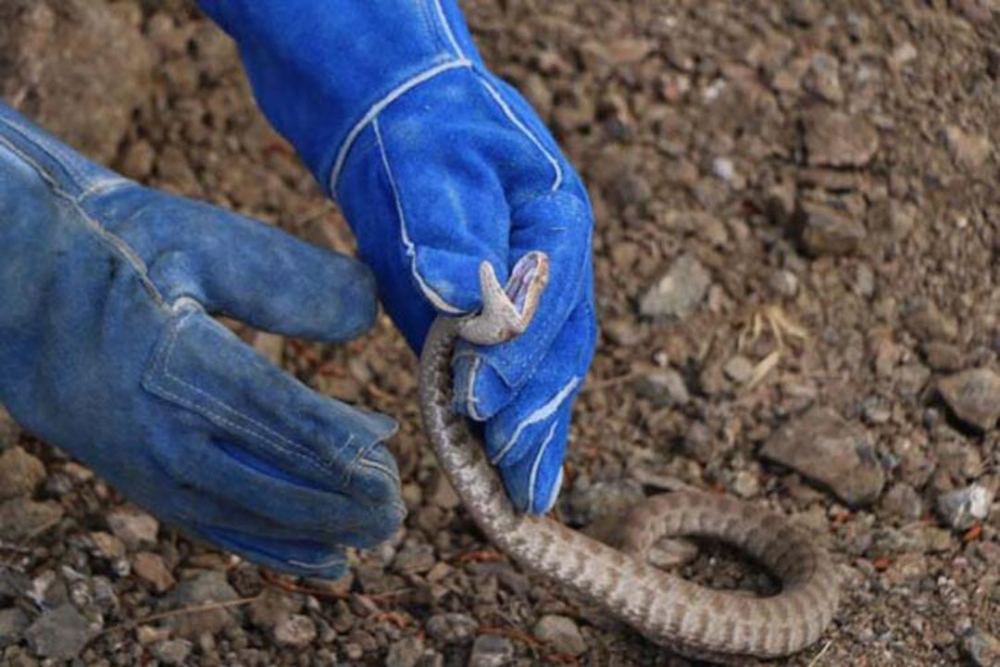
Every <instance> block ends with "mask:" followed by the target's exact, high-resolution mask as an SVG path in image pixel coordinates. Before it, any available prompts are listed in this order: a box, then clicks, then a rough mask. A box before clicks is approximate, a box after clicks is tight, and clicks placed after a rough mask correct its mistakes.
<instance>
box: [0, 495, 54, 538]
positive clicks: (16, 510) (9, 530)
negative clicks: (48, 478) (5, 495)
mask: <svg viewBox="0 0 1000 667" xmlns="http://www.w3.org/2000/svg"><path fill="white" fill-rule="evenodd" d="M62 517H63V508H62V506H61V505H59V503H56V502H50V501H46V502H34V501H33V500H28V499H27V498H24V497H19V498H11V499H10V500H7V501H5V502H3V503H0V540H7V541H9V542H19V541H21V540H25V539H27V538H29V537H34V536H38V535H40V534H42V533H44V532H45V531H46V530H48V529H49V528H51V527H52V526H54V525H56V524H57V523H59V520H60V519H62Z"/></svg>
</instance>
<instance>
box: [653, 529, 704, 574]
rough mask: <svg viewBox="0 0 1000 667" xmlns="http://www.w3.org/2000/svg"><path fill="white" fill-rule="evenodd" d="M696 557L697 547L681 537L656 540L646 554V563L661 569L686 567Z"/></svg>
mask: <svg viewBox="0 0 1000 667" xmlns="http://www.w3.org/2000/svg"><path fill="white" fill-rule="evenodd" d="M697 557H698V545H697V544H695V543H694V542H692V541H691V540H688V539H685V538H683V537H675V538H666V539H662V540H657V541H656V543H655V544H654V545H653V548H652V549H650V550H649V553H648V554H646V561H647V562H648V563H649V564H650V565H655V566H656V567H658V568H661V569H664V570H666V569H670V568H674V567H679V566H681V565H687V564H688V563H691V562H693V561H694V559H695V558H697Z"/></svg>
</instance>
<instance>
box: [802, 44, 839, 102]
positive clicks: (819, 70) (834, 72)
mask: <svg viewBox="0 0 1000 667" xmlns="http://www.w3.org/2000/svg"><path fill="white" fill-rule="evenodd" d="M802 87H803V88H805V89H806V90H808V91H809V92H810V93H812V94H813V95H816V96H817V97H819V98H822V99H824V100H826V101H827V102H832V103H834V104H839V103H840V102H842V101H843V100H844V89H843V87H842V86H841V85H840V63H839V62H838V61H837V58H836V57H835V56H833V55H832V54H830V53H825V52H819V53H816V54H814V55H813V57H812V59H811V60H810V61H809V69H808V70H807V71H806V73H805V76H803V77H802Z"/></svg>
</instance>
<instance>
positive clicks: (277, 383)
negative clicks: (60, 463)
mask: <svg viewBox="0 0 1000 667" xmlns="http://www.w3.org/2000/svg"><path fill="white" fill-rule="evenodd" d="M376 311H377V306H376V301H375V291H374V281H373V280H372V278H371V274H370V273H369V272H368V270H367V269H365V268H364V267H363V266H362V265H361V264H359V263H357V262H355V261H353V260H351V259H349V258H347V257H342V256H340V255H336V254H334V253H331V252H328V251H326V250H322V249H320V248H317V247H314V246H311V245H308V244H306V243H303V242H301V241H298V240H296V239H294V238H292V237H290V236H287V235H285V234H283V233H282V232H280V231H278V230H276V229H274V228H270V227H267V226H265V225H262V224H260V223H257V222H254V221H251V220H248V219H246V218H242V217H240V216H238V215H234V214H232V213H229V212H226V211H223V210H221V209H218V208H215V207H212V206H208V205H205V204H200V203H197V202H194V201H190V200H187V199H182V198H179V197H174V196H171V195H168V194H164V193H160V192H156V191H153V190H149V189H146V188H144V187H141V186H139V185H138V184H136V183H134V182H132V181H129V180H126V179H124V178H122V177H120V176H118V175H117V174H114V173H112V172H110V171H107V170H105V169H103V168H101V167H99V166H97V165H95V164H92V163H90V162H88V161H86V160H85V159H83V158H82V157H81V156H79V155H77V154H76V153H74V152H72V151H71V150H70V149H69V148H67V147H66V146H64V145H62V144H60V143H59V142H57V141H56V140H55V139H53V138H52V137H51V136H48V135H46V134H45V133H43V132H42V131H41V130H39V129H38V128H36V127H34V126H32V125H31V124H29V122H28V121H27V120H25V119H24V118H22V117H21V116H19V115H17V114H16V113H15V112H13V111H11V110H10V109H8V108H7V107H5V106H3V105H2V104H0V403H3V404H4V405H6V407H7V408H8V409H9V410H10V412H11V414H13V416H14V418H15V419H16V420H17V421H18V422H19V423H21V425H22V426H24V427H25V428H27V429H29V430H31V431H33V432H35V433H36V434H38V435H39V436H41V437H43V438H45V439H46V440H48V441H49V442H52V443H53V444H56V445H58V446H60V447H62V448H64V449H65V450H66V451H68V452H69V453H70V454H72V455H74V456H76V457H78V458H79V459H81V460H82V461H84V462H85V463H86V464H88V465H89V466H91V467H92V468H94V469H95V470H96V471H98V472H99V473H100V474H101V475H103V476H104V477H105V478H106V479H107V480H108V481H110V482H111V483H112V484H113V485H114V486H115V487H117V488H118V489H119V490H120V491H121V492H122V493H124V494H125V495H126V496H128V497H129V498H130V499H132V500H133V501H134V502H136V503H138V504H140V505H142V506H144V507H145V508H146V509H147V510H148V511H150V512H152V513H153V514H156V515H158V516H159V517H161V518H162V519H164V520H166V521H168V522H170V523H173V524H176V525H177V526H178V527H180V528H181V529H183V530H185V531H186V532H188V533H190V534H192V535H194V536H198V537H201V538H204V539H207V540H208V541H210V542H214V543H216V544H218V545H221V546H223V547H225V548H227V549H229V550H231V551H234V552H236V553H238V554H241V555H242V556H244V557H246V558H248V559H250V560H253V561H256V562H259V563H262V564H265V565H268V566H271V567H273V568H275V569H278V570H283V571H286V572H292V573H298V574H308V575H311V576H337V575H339V574H340V573H341V572H342V570H343V568H344V565H345V561H344V554H343V546H345V545H352V546H368V545H372V544H375V543H377V542H380V541H382V540H384V539H386V538H387V537H388V536H389V535H391V534H392V533H393V532H394V531H395V530H396V529H397V528H398V526H399V524H400V522H401V520H402V517H403V515H404V513H405V510H404V509H403V505H402V503H401V500H400V497H399V478H398V473H397V470H396V466H395V462H394V461H393V458H392V456H391V455H390V454H389V452H388V451H387V450H386V449H385V447H384V446H383V445H382V444H381V443H382V441H383V440H384V439H385V438H387V437H389V436H390V435H391V434H392V433H393V431H394V430H395V424H394V422H393V421H392V420H391V419H389V418H387V417H384V416H381V415H378V414H374V413H369V412H364V411H362V410H359V409H356V408H353V407H350V406H347V405H344V404H342V403H338V402H336V401H333V400H331V399H329V398H325V397H323V396H320V395H318V394H316V393H314V392H312V391H310V390H309V389H307V388H306V387H305V386H303V385H302V384H300V383H299V382H297V381H296V380H295V379H294V378H292V377H291V376H289V375H287V374H286V373H284V372H282V371H281V370H280V369H278V368H276V367H274V366H272V365H271V364H269V363H268V362H267V361H265V360H264V359H263V358H262V357H260V356H259V355H258V354H257V353H256V352H255V351H254V350H253V349H252V348H250V347H248V346H246V345H245V344H244V343H243V342H241V341H240V340H239V339H238V338H237V337H236V336H235V335H233V334H232V333H230V332H229V330H228V329H226V328H225V327H223V326H222V325H220V324H218V323H217V322H216V321H215V320H213V319H212V318H211V317H209V315H207V314H206V312H225V313H227V314H229V315H232V316H234V317H236V318H238V319H241V320H243V321H246V322H249V323H251V324H253V325H254V326H257V327H259V328H262V329H267V330H270V331H276V332H280V333H284V334H287V335H289V336H297V337H302V338H311V339H318V340H326V341H340V340H346V339H348V338H351V337H353V336H356V335H358V334H360V333H361V332H363V331H364V330H365V329H367V328H368V326H369V325H370V324H371V322H372V320H373V318H374V316H375V314H376Z"/></svg>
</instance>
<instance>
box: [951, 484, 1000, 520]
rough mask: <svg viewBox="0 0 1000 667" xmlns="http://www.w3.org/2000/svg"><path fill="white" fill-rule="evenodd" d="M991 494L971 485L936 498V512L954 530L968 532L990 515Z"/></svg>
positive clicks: (983, 488) (976, 485) (987, 490)
mask: <svg viewBox="0 0 1000 667" xmlns="http://www.w3.org/2000/svg"><path fill="white" fill-rule="evenodd" d="M992 502H993V493H992V492H991V491H990V490H989V489H987V488H986V487H984V486H981V485H979V484H973V485H971V486H968V487H966V488H964V489H956V490H954V491H949V492H948V493H943V494H941V495H940V496H938V499H937V510H938V514H940V515H941V518H942V519H944V521H945V522H946V523H947V524H948V525H949V526H951V527H952V528H954V529H955V530H968V529H969V528H972V527H973V526H974V525H975V524H976V523H977V522H979V521H982V520H984V519H985V518H986V517H987V516H989V513H990V504H991V503H992Z"/></svg>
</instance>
